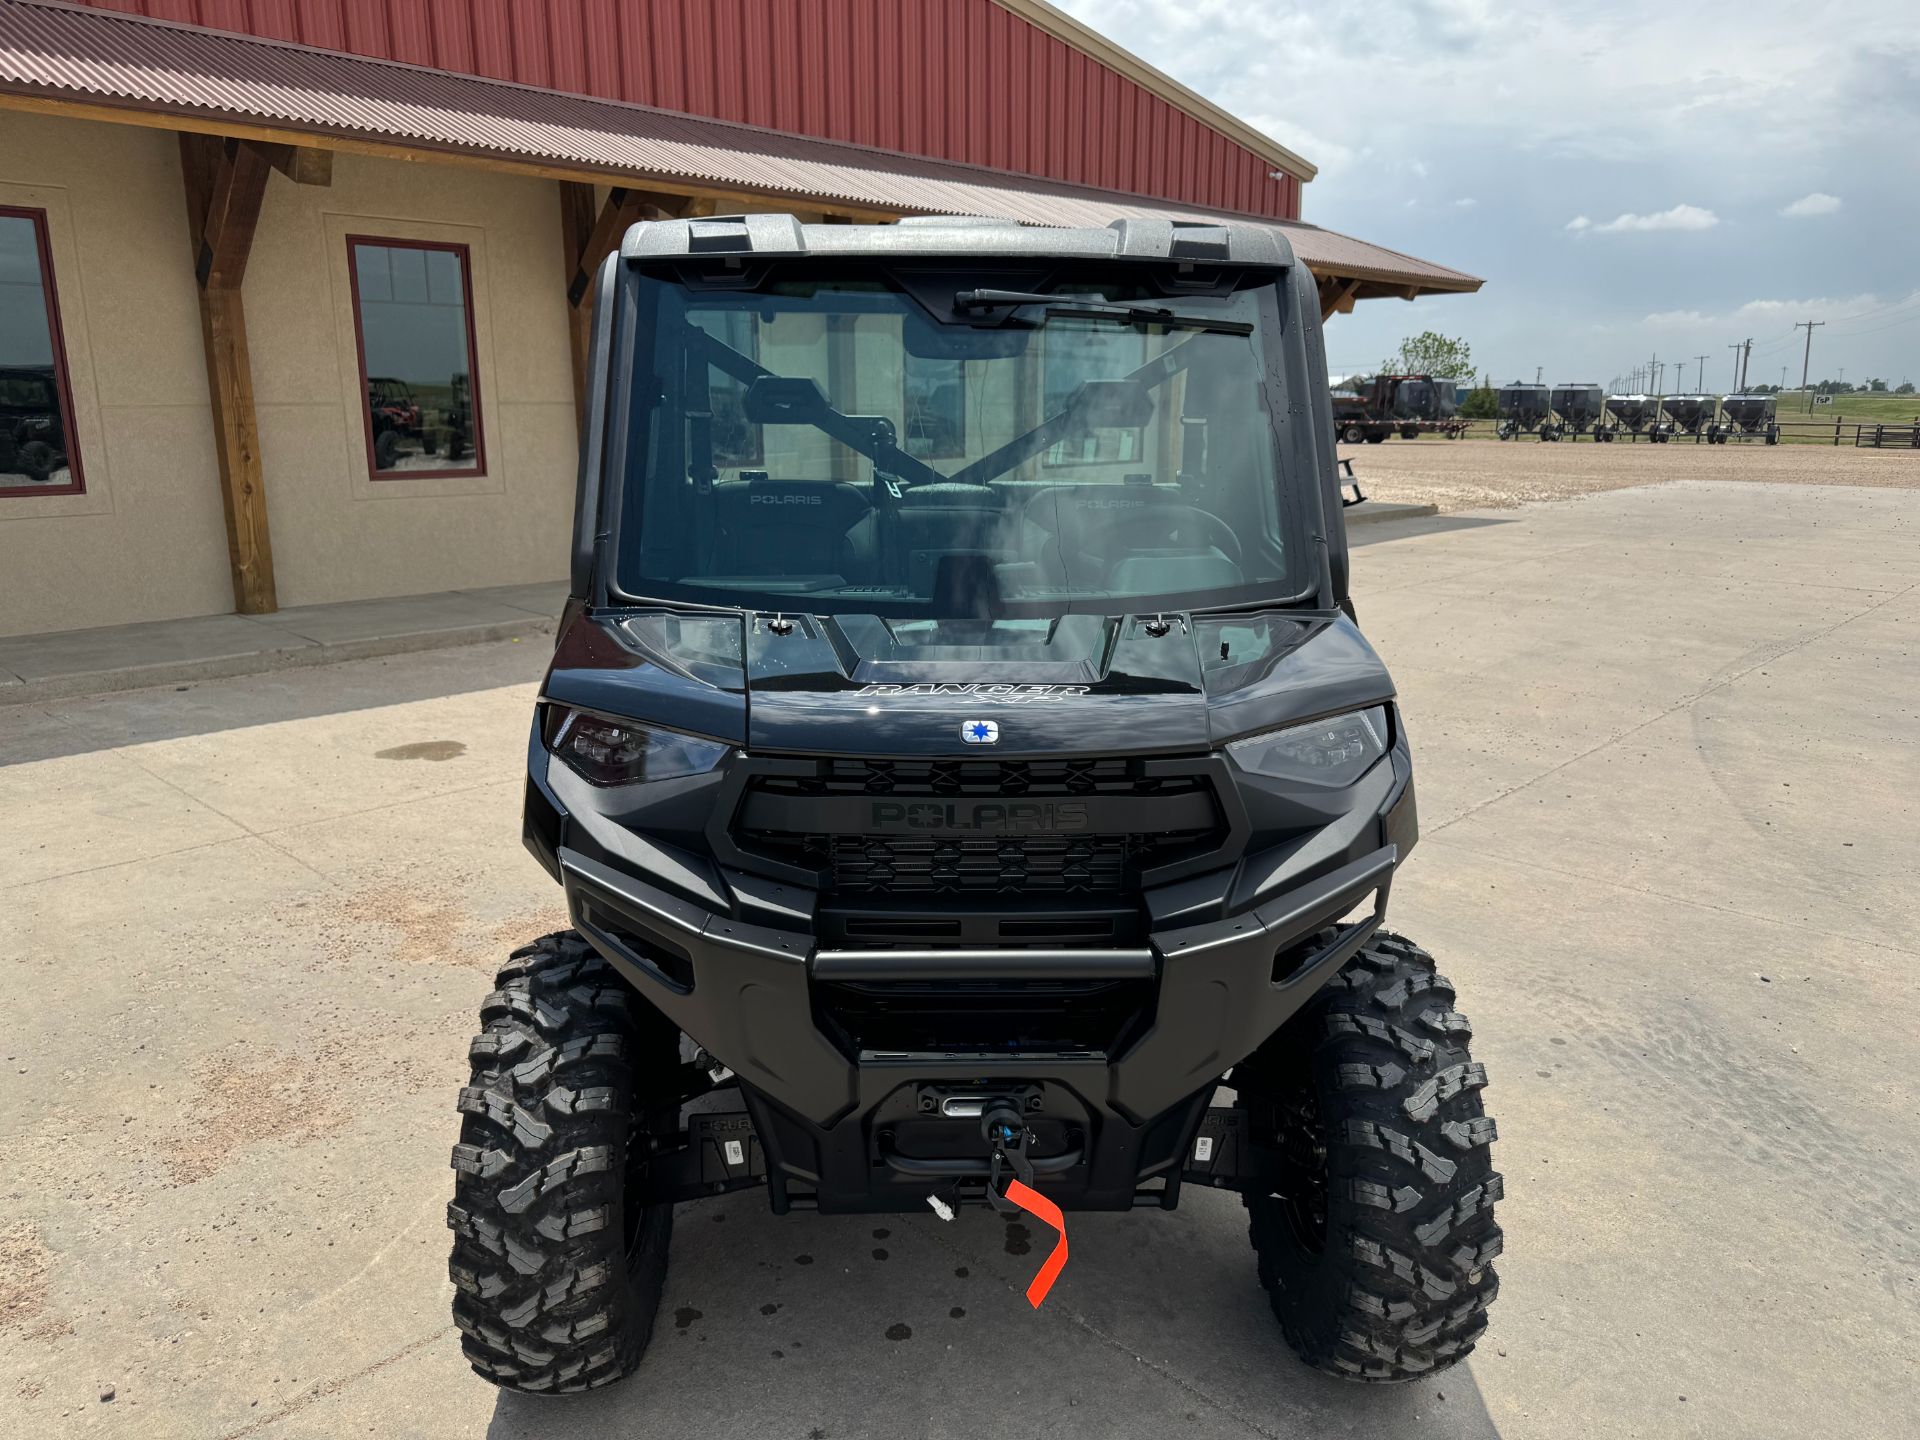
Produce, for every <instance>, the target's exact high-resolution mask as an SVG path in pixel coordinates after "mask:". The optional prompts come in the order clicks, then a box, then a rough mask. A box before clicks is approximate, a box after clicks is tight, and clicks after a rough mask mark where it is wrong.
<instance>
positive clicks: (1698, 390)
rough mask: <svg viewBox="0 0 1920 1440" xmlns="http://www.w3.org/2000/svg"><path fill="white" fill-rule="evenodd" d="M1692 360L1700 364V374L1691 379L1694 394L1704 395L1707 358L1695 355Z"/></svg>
mask: <svg viewBox="0 0 1920 1440" xmlns="http://www.w3.org/2000/svg"><path fill="white" fill-rule="evenodd" d="M1693 358H1694V359H1696V360H1698V361H1699V362H1700V373H1699V374H1698V375H1696V376H1694V377H1693V389H1694V393H1695V394H1699V395H1704V394H1705V393H1706V390H1707V357H1706V356H1704V355H1696V356H1694V357H1693Z"/></svg>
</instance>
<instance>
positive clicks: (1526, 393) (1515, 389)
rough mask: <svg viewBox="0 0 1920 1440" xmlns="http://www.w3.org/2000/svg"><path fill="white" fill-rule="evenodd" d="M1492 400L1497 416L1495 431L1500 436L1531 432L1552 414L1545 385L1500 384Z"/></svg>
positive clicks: (1505, 436)
mask: <svg viewBox="0 0 1920 1440" xmlns="http://www.w3.org/2000/svg"><path fill="white" fill-rule="evenodd" d="M1494 404H1495V407H1496V411H1495V413H1496V414H1498V416H1499V417H1500V424H1499V426H1498V427H1497V428H1496V429H1495V430H1494V434H1496V435H1498V436H1499V437H1500V438H1501V439H1502V440H1511V439H1513V437H1514V436H1516V435H1528V434H1532V433H1533V432H1534V431H1536V430H1538V429H1539V428H1540V426H1541V424H1542V423H1543V422H1544V421H1545V420H1546V419H1547V417H1548V416H1550V415H1552V414H1553V394H1552V392H1551V391H1549V390H1548V389H1547V387H1546V386H1544V385H1517V384H1516V385H1502V386H1501V387H1500V390H1499V393H1498V394H1497V395H1495V396H1494ZM1554 438H1556V439H1557V438H1558V437H1557V436H1556V437H1554Z"/></svg>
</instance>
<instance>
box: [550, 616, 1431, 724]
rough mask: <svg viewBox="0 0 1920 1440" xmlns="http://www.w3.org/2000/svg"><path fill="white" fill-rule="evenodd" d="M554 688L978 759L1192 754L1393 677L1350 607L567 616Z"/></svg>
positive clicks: (624, 707) (1355, 702) (657, 717)
mask: <svg viewBox="0 0 1920 1440" xmlns="http://www.w3.org/2000/svg"><path fill="white" fill-rule="evenodd" d="M546 693H547V695H548V697H549V698H551V699H554V700H557V701H561V702H564V703H569V704H576V705H582V706H586V707H589V708H592V709H596V710H601V711H605V712H607V713H609V714H615V715H623V716H629V717H631V718H633V719H636V720H642V721H648V722H651V723H654V724H659V725H667V726H671V727H673V728H676V729H681V730H688V731H692V732H695V733H698V734H705V735H712V736H715V737H717V738H720V739H725V740H730V741H733V742H734V743H736V744H742V745H745V746H746V747H747V748H748V749H749V750H752V751H755V752H760V753H777V752H788V753H800V754H811V755H832V754H838V755H869V756H870V755H952V756H960V755H974V756H978V757H980V758H983V759H984V758H988V757H1009V758H1011V757H1023V756H1024V757H1033V756H1044V755H1062V754H1072V755H1118V754H1152V753H1161V754H1193V753H1196V752H1203V751H1206V750H1209V749H1212V748H1213V747H1214V746H1216V745H1218V744H1220V743H1221V742H1222V741H1225V740H1228V739H1231V738H1233V737H1235V736H1238V735H1244V734H1249V733H1252V732H1254V731H1257V730H1265V729H1272V728H1275V727H1277V726H1281V725H1285V724H1289V723H1291V722H1293V721H1296V720H1305V719H1310V718H1312V717H1314V716H1317V715H1326V714H1331V713H1333V712H1336V711H1339V710H1344V709H1351V708H1354V707H1355V706H1360V705H1368V704H1375V703H1378V702H1380V701H1382V700H1385V699H1388V698H1390V697H1391V696H1392V694H1393V686H1392V682H1391V681H1390V680H1389V679H1388V677H1387V672H1386V668H1385V667H1384V666H1383V665H1382V664H1381V663H1380V660H1379V657H1377V656H1376V655H1375V654H1374V653H1373V651H1372V649H1371V648H1370V647H1369V646H1368V645H1367V643H1366V641H1365V640H1364V639H1362V638H1361V636H1360V632H1359V631H1358V630H1357V629H1356V628H1355V627H1354V626H1353V624H1352V622H1351V621H1349V620H1348V619H1347V618H1346V617H1345V616H1344V615H1339V614H1334V615H1325V614H1320V613H1313V614H1302V613H1299V612H1287V611H1272V612H1262V613H1256V614H1250V615H1236V616H1195V617H1191V618H1188V617H1182V616H1177V615H1168V616H1165V617H1159V616H1153V615H1133V616H1122V617H1113V616H1101V615H1066V616H1062V617H1060V618H1059V619H1057V620H1053V621H1050V622H1045V623H1042V624H1023V623H1022V622H1018V621H1005V620H1003V621H997V622H996V621H949V622H941V623H938V624H933V623H928V622H922V621H915V622H903V621H897V620H886V619H882V618H880V617H878V616H873V615H830V616H809V615H793V616H786V617H782V618H780V619H779V620H774V619H771V618H769V617H767V616H765V615H760V616H745V617H739V618H735V617H728V616H697V617H694V616H682V615H675V614H669V613H661V612H646V613H625V614H606V615H600V616H590V615H587V614H584V613H580V612H574V613H572V614H570V616H569V618H568V622H567V623H566V626H565V628H564V630H563V632H562V634H561V637H560V643H559V645H558V647H557V649H556V652H555V656H554V664H553V669H552V670H551V672H550V673H549V675H548V677H547V685H546ZM963 731H964V732H965V733H964V734H963Z"/></svg>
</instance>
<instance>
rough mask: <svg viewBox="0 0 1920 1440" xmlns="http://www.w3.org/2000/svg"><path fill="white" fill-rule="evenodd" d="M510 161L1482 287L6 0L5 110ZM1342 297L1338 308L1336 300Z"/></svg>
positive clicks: (933, 171)
mask: <svg viewBox="0 0 1920 1440" xmlns="http://www.w3.org/2000/svg"><path fill="white" fill-rule="evenodd" d="M6 105H11V106H13V107H14V108H29V109H44V110H50V111H55V112H59V113H66V114H73V115H82V116H92V117H93V118H101V119H109V120H119V121H122V122H132V123H144V124H155V125H163V126H169V127H176V128H181V129H191V130H201V131H207V132H211V133H216V134H234V135H240V136H243V137H246V138H259V139H270V140H275V141H280V142H291V143H295V144H300V143H305V144H312V145H320V146H325V147H331V148H336V149H347V150H356V151H362V152H365V153H372V154H382V155H396V156H400V157H403V158H412V159H434V158H442V159H449V160H456V159H465V160H469V161H478V162H480V163H483V164H493V165H497V166H499V167H501V168H509V169H516V170H522V171H531V172H533V173H538V174H548V175H554V176H557V177H561V178H571V179H582V180H587V179H591V180H600V181H605V182H608V183H613V184H633V183H635V182H646V183H650V184H653V185H654V186H655V187H656V188H660V189H664V190H678V191H681V192H684V193H694V194H707V195H713V196H715V197H717V198H720V199H728V200H738V201H743V202H751V201H758V202H762V203H764V202H767V201H776V202H777V201H791V202H793V203H795V204H802V205H806V206H809V207H825V208H827V209H830V210H844V211H847V212H849V213H851V214H854V215H856V216H859V217H863V218H888V217H892V216H896V215H911V214H960V215H995V216H1004V217H1006V218H1009V219H1015V220H1021V221H1024V222H1027V223H1029V224H1036V225H1103V224H1105V223H1107V222H1108V221H1109V220H1112V219H1116V218H1120V217H1123V216H1139V217H1146V218H1162V219H1182V220H1186V219H1191V220H1220V219H1232V220H1235V221H1238V222H1240V223H1245V224H1268V225H1275V228H1277V229H1279V230H1281V231H1283V232H1284V233H1285V235H1286V236H1287V238H1288V240H1289V241H1290V242H1291V243H1292V245H1293V249H1294V253H1295V254H1296V255H1297V256H1299V258H1300V259H1301V260H1302V261H1303V262H1304V263H1305V264H1306V265H1307V267H1308V268H1309V269H1311V270H1312V271H1313V272H1314V274H1315V275H1316V276H1317V277H1318V278H1319V279H1320V280H1321V282H1322V287H1323V291H1324V292H1326V293H1327V294H1328V298H1329V300H1330V301H1332V302H1333V303H1334V304H1351V302H1352V301H1353V300H1356V299H1366V298H1369V297H1370V296H1375V295H1399V296H1403V297H1405V298H1408V299H1411V298H1413V297H1414V296H1416V295H1422V294H1435V293H1445V292H1449V291H1453V292H1459V291H1473V290H1477V289H1479V288H1480V284H1481V282H1480V280H1479V279H1477V278H1476V277H1474V276H1472V275H1467V274H1464V273H1463V272H1461V271H1458V270H1452V269H1449V268H1447V267H1445V266H1442V265H1435V264H1433V263H1431V262H1429V261H1425V260H1419V259H1416V258H1414V257H1413V256H1410V255H1404V254H1401V253H1400V252H1398V251H1395V250H1388V249H1386V248H1384V247H1382V246H1378V245H1370V244H1368V243H1367V242H1365V241H1363V240H1356V239H1354V238H1352V237H1351V236H1346V235H1340V234H1337V233H1335V232H1333V231H1330V230H1322V229H1320V228H1319V227H1318V226H1313V225H1305V224H1300V223H1296V222H1285V223H1276V222H1274V221H1272V220H1267V219H1261V218H1258V217H1253V216H1241V215H1222V214H1220V213H1219V212H1211V211H1205V210H1197V209H1191V208H1186V207H1182V206H1179V205H1174V204H1171V203H1169V202H1166V201H1161V200H1153V199H1149V198H1146V197H1142V196H1137V195H1126V194H1120V193H1117V192H1113V191H1106V190H1097V189H1090V188H1087V187H1081V186H1071V185H1060V184H1057V183H1053V182H1048V181H1041V180H1036V179H1034V178H1032V177H1030V176H1022V175H1017V174H1012V173H1009V172H1005V171H999V170H988V169H983V168H979V167H975V166H969V165H958V164H954V163H951V162H947V161H940V160H930V159H925V158H922V157H918V156H912V155H903V154H899V153H896V152H893V151H886V150H875V149H869V148H866V147H863V146H858V145H848V144H843V143H839V142H835V141H828V140H819V139H814V138H811V137H808V136H803V135H792V134H787V133H785V132H781V131H774V130H763V129H757V128H755V127H752V126H747V125H738V124H733V123H731V122H728V121H723V120H712V119H707V118H704V117H700V116H693V115H685V114H681V113H679V112H676V111H668V110H656V109H650V108H647V107H644V106H638V105H625V104H620V103H617V102H614V101H608V100H595V99H587V98H584V97H581V96H577V95H567V94H562V93H560V92H557V91H551V90H538V89H533V88H530V87H527V86H521V85H511V84H506V83H503V82H499V81H490V80H480V79H474V78H472V77H469V76H462V75H450V74H448V73H446V72H444V71H439V70H426V69H421V68H419V67H417V66H411V65H402V64H398V63H395V62H392V61H384V60H369V59H363V58H360V57H356V56H349V55H341V54H337V53H334V52H332V51H325V50H314V49H310V48H307V47H305V46H299V45H290V44H286V43H283V42H279V41H268V40H259V39H255V38H251V37H247V36H241V35H233V34H228V33H225V32H221V31H213V30H200V29H194V28H191V27H187V26H180V25H171V24H167V23H165V22H161V21H154V20H145V19H140V18H136V17H132V16H125V15H117V14H112V13H109V12H102V11H97V10H87V9H75V8H68V7H65V6H61V5H54V4H41V3H28V0H0V106H6ZM1330 308H1331V306H1330Z"/></svg>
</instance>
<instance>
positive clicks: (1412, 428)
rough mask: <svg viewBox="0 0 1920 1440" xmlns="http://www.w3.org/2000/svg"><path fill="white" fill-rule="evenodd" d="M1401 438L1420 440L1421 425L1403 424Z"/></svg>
mask: <svg viewBox="0 0 1920 1440" xmlns="http://www.w3.org/2000/svg"><path fill="white" fill-rule="evenodd" d="M1400 438H1401V439H1402V440H1418V439H1419V438H1420V427H1419V426H1418V425H1402V426H1401V427H1400Z"/></svg>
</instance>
